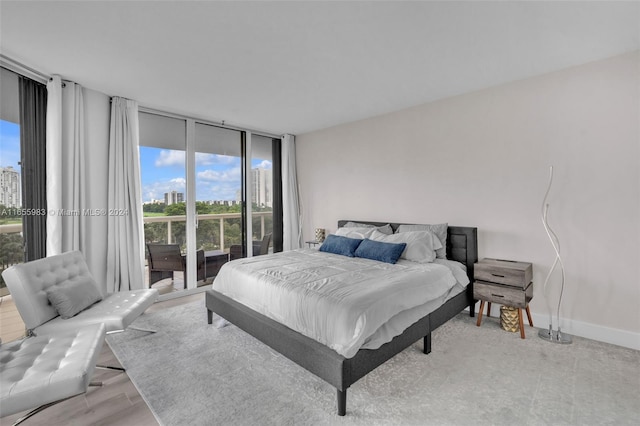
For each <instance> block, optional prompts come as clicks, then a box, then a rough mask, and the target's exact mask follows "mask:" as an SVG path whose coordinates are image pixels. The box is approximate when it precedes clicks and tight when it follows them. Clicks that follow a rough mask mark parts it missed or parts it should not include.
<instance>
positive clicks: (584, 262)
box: [296, 52, 640, 349]
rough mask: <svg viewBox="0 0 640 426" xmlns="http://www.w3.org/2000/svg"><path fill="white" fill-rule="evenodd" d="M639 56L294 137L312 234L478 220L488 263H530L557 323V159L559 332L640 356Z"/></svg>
mask: <svg viewBox="0 0 640 426" xmlns="http://www.w3.org/2000/svg"><path fill="white" fill-rule="evenodd" d="M639 62H640V56H639V53H638V52H634V53H630V54H626V55H622V56H618V57H614V58H610V59H607V60H603V61H598V62H594V63H589V64H585V65H581V66H577V67H573V68H570V69H567V70H563V71H560V72H555V73H552V74H547V75H543V76H539V77H536V78H531V79H527V80H523V81H518V82H513V83H510V84H506V85H503V86H500V87H495V88H490V89H487V90H482V91H479V92H474V93H470V94H466V95H462V96H457V97H454V98H450V99H445V100H442V101H438V102H433V103H429V104H426V105H421V106H417V107H414V108H410V109H407V110H403V111H399V112H396V113H392V114H388V115H384V116H380V117H375V118H371V119H367V120H363V121H358V122H354V123H349V124H345V125H341V126H338V127H333V128H329V129H325V130H321V131H317V132H313V133H308V134H302V135H299V136H297V138H296V144H297V146H296V149H297V159H298V178H299V183H300V192H301V202H302V208H303V222H304V223H303V227H304V228H303V232H304V238H305V239H313V230H314V228H317V227H320V228H327V230H328V231H333V230H335V228H336V222H337V220H338V219H363V220H377V221H384V220H388V221H394V222H414V223H438V222H449V223H450V224H452V225H462V226H477V227H478V244H479V256H480V258H482V257H497V258H505V259H513V260H521V261H529V262H532V263H533V266H534V285H535V287H534V298H533V300H532V302H531V305H530V307H531V310H532V312H533V313H534V320H535V322H536V325H537V326H540V327H546V326H547V325H548V312H549V310H548V309H547V304H546V299H545V296H544V294H543V285H542V284H543V282H544V278H545V276H546V274H547V271H548V269H549V268H550V267H551V264H552V263H553V260H554V252H553V249H552V247H551V245H550V243H549V241H548V239H547V237H546V234H545V232H544V228H543V226H542V222H541V218H540V212H541V203H542V199H543V196H544V192H545V190H546V186H547V180H548V174H549V166H550V165H553V166H554V170H555V177H554V183H553V187H552V189H551V193H550V197H549V203H550V209H549V222H550V225H551V227H552V228H553V229H554V230H555V231H556V233H557V235H558V236H559V238H560V242H561V245H562V247H561V248H562V253H563V258H564V261H565V266H566V273H567V281H566V286H565V292H564V297H563V302H562V309H561V312H560V316H561V317H562V318H563V320H562V326H563V328H564V329H565V330H567V331H568V332H572V333H574V334H577V335H582V336H586V337H591V338H596V339H599V340H603V341H609V342H611V343H616V344H620V345H624V346H629V347H635V348H638V349H640V314H639V312H640V309H638V306H639V304H640V279H639V274H640V266H639V265H640V220H639V218H640V215H639V213H640V174H639V169H640V150H639V146H640V142H639V141H640V131H639V127H640V125H639V122H640V121H639V118H640V106H639V104H640V95H639V91H640V76H639V69H640V66H639ZM552 284H554V285H558V284H559V276H557V275H554V277H553V280H552ZM557 297H558V296H557V292H556V293H554V292H552V294H550V297H549V299H550V300H551V302H552V304H553V305H554V306H555V304H556V303H557ZM553 311H554V317H555V307H554V308H553Z"/></svg>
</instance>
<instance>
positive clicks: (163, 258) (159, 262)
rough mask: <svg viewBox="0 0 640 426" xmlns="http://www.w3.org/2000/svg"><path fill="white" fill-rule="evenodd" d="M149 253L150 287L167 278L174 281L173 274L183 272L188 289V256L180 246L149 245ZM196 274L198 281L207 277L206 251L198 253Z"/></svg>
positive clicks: (185, 285)
mask: <svg viewBox="0 0 640 426" xmlns="http://www.w3.org/2000/svg"><path fill="white" fill-rule="evenodd" d="M147 252H148V253H149V257H148V265H149V285H150V286H151V285H153V284H155V283H157V282H158V281H160V280H163V279H165V278H171V279H172V280H173V273H174V272H175V271H182V272H183V274H184V275H183V278H184V279H183V281H184V288H185V289H186V288H187V256H186V255H183V254H182V252H181V251H180V246H179V245H178V244H155V243H154V244H147ZM196 272H197V275H196V276H197V277H198V278H197V281H203V280H204V279H205V275H206V271H205V256H204V250H198V251H197V252H196Z"/></svg>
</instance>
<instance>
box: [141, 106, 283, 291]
mask: <svg viewBox="0 0 640 426" xmlns="http://www.w3.org/2000/svg"><path fill="white" fill-rule="evenodd" d="M279 142H280V141H279V139H272V138H270V137H266V136H260V135H252V134H251V133H249V132H245V131H242V130H237V129H229V128H226V127H221V126H216V125H213V124H209V123H204V122H201V121H198V120H193V119H189V118H182V117H176V116H168V115H163V114H158V113H151V112H141V113H140V165H141V175H142V194H143V200H142V201H143V211H144V228H145V243H146V251H147V264H146V268H147V270H146V279H147V281H148V285H149V286H151V287H154V288H158V290H160V292H161V293H176V292H180V291H184V290H192V289H196V288H198V287H202V286H204V285H208V284H210V283H211V282H212V281H213V279H214V278H215V276H216V275H217V273H218V271H219V269H220V267H221V266H222V265H223V264H224V263H226V262H228V261H229V260H230V259H235V258H239V257H245V256H253V255H259V254H262V253H266V252H273V251H279V250H281V241H282V213H281V207H280V206H281V201H280V198H279V188H280V173H279V150H278V151H277V152H278V154H277V155H276V161H274V152H276V151H274V149H276V150H277V149H279ZM247 218H251V220H247Z"/></svg>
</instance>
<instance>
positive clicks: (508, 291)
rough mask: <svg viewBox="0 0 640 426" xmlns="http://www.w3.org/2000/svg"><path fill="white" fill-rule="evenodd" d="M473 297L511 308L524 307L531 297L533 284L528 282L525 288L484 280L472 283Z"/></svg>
mask: <svg viewBox="0 0 640 426" xmlns="http://www.w3.org/2000/svg"><path fill="white" fill-rule="evenodd" d="M473 297H474V299H480V300H486V301H487V302H492V303H499V304H501V305H505V306H510V307H512V308H524V307H526V306H527V303H529V301H530V300H531V298H532V297H533V284H532V283H529V286H528V287H527V288H526V289H522V288H519V287H510V286H505V285H500V284H494V283H489V282H485V281H475V282H474V283H473Z"/></svg>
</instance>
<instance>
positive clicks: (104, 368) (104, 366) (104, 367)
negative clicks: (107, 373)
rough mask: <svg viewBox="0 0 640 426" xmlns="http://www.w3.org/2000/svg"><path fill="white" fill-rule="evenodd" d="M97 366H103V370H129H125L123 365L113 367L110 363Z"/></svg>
mask: <svg viewBox="0 0 640 426" xmlns="http://www.w3.org/2000/svg"><path fill="white" fill-rule="evenodd" d="M96 368H101V369H103V370H115V371H122V372H124V371H127V370H125V369H124V368H122V367H112V366H110V365H96Z"/></svg>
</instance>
